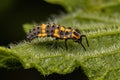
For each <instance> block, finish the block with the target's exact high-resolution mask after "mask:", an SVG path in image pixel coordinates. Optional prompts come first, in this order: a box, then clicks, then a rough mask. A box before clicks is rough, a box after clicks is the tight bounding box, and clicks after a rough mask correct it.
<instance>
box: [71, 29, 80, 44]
mask: <svg viewBox="0 0 120 80" xmlns="http://www.w3.org/2000/svg"><path fill="white" fill-rule="evenodd" d="M80 37H81V34H80V31H79V30H78V29H75V30H73V31H72V40H73V41H74V42H79V39H80Z"/></svg>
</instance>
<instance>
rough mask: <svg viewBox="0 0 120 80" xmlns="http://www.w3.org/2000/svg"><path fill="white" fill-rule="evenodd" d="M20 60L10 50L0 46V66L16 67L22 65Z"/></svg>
mask: <svg viewBox="0 0 120 80" xmlns="http://www.w3.org/2000/svg"><path fill="white" fill-rule="evenodd" d="M20 61H21V60H20V59H19V57H18V56H17V55H15V53H13V52H12V51H11V50H9V49H7V48H4V47H0V67H3V68H7V69H16V68H20V67H22V64H21V62H20Z"/></svg>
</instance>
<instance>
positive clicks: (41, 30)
mask: <svg viewBox="0 0 120 80" xmlns="http://www.w3.org/2000/svg"><path fill="white" fill-rule="evenodd" d="M36 37H55V38H56V41H55V43H54V44H56V43H57V40H58V39H64V40H65V46H66V48H67V40H68V39H72V40H73V41H75V42H78V43H79V44H81V45H82V47H83V48H84V50H86V49H85V47H84V46H83V44H82V37H85V38H86V42H87V45H88V46H89V44H88V40H87V37H86V35H81V33H80V31H79V30H78V29H71V28H70V27H68V28H65V27H64V26H60V25H56V24H42V25H39V26H37V27H36V28H33V29H32V30H30V31H29V33H28V34H27V39H29V40H32V39H34V38H36Z"/></svg>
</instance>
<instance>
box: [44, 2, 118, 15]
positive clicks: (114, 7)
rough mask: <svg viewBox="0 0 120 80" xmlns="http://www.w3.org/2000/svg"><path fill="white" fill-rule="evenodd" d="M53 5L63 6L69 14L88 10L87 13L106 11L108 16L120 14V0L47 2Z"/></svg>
mask: <svg viewBox="0 0 120 80" xmlns="http://www.w3.org/2000/svg"><path fill="white" fill-rule="evenodd" d="M45 1H46V2H49V3H52V4H59V5H61V6H63V7H64V8H65V9H66V10H67V11H68V12H72V11H74V10H78V9H81V10H86V11H89V10H90V11H93V10H97V11H103V12H104V11H105V12H107V13H108V14H109V13H114V12H120V10H119V8H120V1H119V0H109V1H108V0H97V1H96V0H74V1H73V0H45Z"/></svg>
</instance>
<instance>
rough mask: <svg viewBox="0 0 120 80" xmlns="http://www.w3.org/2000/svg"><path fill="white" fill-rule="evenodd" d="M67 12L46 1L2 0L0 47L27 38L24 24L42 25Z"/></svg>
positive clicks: (0, 0) (0, 3)
mask: <svg viewBox="0 0 120 80" xmlns="http://www.w3.org/2000/svg"><path fill="white" fill-rule="evenodd" d="M61 12H63V13H65V12H66V10H65V9H64V8H63V7H62V6H60V5H55V4H50V3H47V2H45V1H44V0H0V45H3V46H7V45H8V44H9V43H15V42H18V41H20V40H23V39H24V38H25V32H24V30H23V24H26V23H41V22H45V21H47V20H48V19H50V18H52V15H60V13H61Z"/></svg>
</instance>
